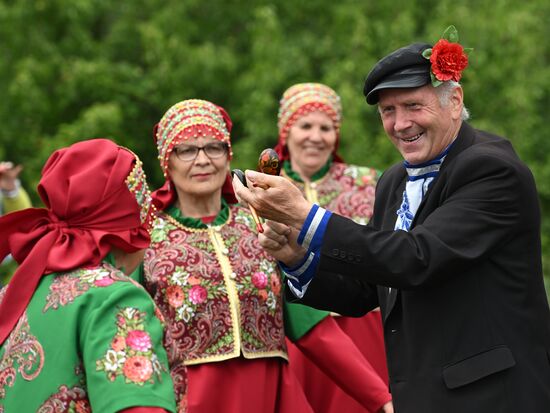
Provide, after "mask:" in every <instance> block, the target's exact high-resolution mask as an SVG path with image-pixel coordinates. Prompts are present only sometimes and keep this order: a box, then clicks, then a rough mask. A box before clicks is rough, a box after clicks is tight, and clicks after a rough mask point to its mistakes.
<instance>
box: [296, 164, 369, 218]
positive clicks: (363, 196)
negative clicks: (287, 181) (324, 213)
mask: <svg viewBox="0 0 550 413" xmlns="http://www.w3.org/2000/svg"><path fill="white" fill-rule="evenodd" d="M287 178H288V177H287ZM377 181H378V172H377V171H376V170H375V169H372V168H368V167H363V166H356V165H347V164H344V163H339V162H334V163H333V164H332V165H331V167H330V169H329V171H328V172H327V173H326V175H325V176H323V177H322V178H321V179H319V180H318V181H315V182H313V183H312V184H311V187H312V188H313V189H314V190H315V191H316V192H317V199H318V201H319V206H321V207H323V208H325V209H328V210H330V211H332V212H335V213H337V214H339V215H342V216H345V217H349V218H350V219H353V220H354V221H355V222H357V223H359V224H366V223H367V222H369V220H370V218H371V216H372V213H373V208H374V195H375V189H376V183H377ZM292 182H293V183H294V184H295V185H296V186H297V187H298V188H300V190H301V191H302V193H303V194H304V196H305V195H306V191H305V185H304V183H302V182H296V181H292ZM310 201H312V200H311V199H310Z"/></svg>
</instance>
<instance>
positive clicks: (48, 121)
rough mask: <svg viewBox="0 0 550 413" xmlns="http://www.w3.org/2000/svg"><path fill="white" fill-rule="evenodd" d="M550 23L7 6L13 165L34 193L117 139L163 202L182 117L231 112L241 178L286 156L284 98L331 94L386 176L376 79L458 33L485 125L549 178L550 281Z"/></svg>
mask: <svg viewBox="0 0 550 413" xmlns="http://www.w3.org/2000/svg"><path fill="white" fill-rule="evenodd" d="M548 16H550V2H548V1H545V0H525V1H522V2H516V1H512V0H475V1H474V0H464V1H460V2H459V1H449V0H439V1H433V0H416V1H415V0H393V1H387V0H362V1H360V0H340V1H333V0H316V1H309V2H296V1H294V0H292V1H291V0H280V1H276V2H268V1H261V0H246V1H244V0H225V1H221V0H209V1H198V0H185V1H181V0H162V1H161V0H139V1H138V0H136V1H132V0H128V1H111V0H3V1H1V2H0V52H1V54H0V91H1V96H2V99H1V100H0V124H1V125H2V126H1V128H0V159H9V160H12V161H14V162H17V163H22V164H23V165H24V166H25V169H24V172H23V174H22V179H23V182H24V184H25V186H26V187H27V188H31V189H32V188H34V187H35V186H36V184H37V182H38V180H39V175H40V168H41V166H42V165H43V164H44V162H45V160H46V159H47V157H48V155H49V154H50V153H51V152H52V151H53V150H55V149H56V148H59V147H61V146H65V145H68V144H70V143H72V142H75V141H77V140H81V139H87V138H93V137H109V138H112V139H114V140H116V141H117V142H118V143H120V144H122V145H126V146H129V147H130V148H132V149H134V150H135V151H136V152H137V153H138V154H139V155H140V157H141V158H142V159H143V161H144V164H145V168H146V171H147V173H148V177H149V180H150V182H151V184H152V185H153V186H158V185H160V184H161V183H162V175H161V172H160V168H159V167H158V164H157V160H156V149H155V146H154V144H153V140H152V133H151V131H152V129H153V125H154V124H155V123H156V122H158V120H159V119H160V118H161V117H162V115H163V113H164V112H165V111H166V110H167V109H168V108H169V107H170V106H171V105H172V104H174V103H175V102H177V101H180V100H183V99H188V98H202V99H207V100H211V101H213V102H215V103H217V104H219V105H221V106H224V107H225V108H226V109H227V110H228V111H229V113H230V115H231V116H232V118H233V121H234V130H233V134H232V135H233V142H234V149H235V158H234V162H233V166H234V167H239V168H251V167H254V166H255V164H256V160H257V156H258V154H259V153H260V152H261V150H262V149H264V148H266V147H271V146H273V145H274V144H275V142H276V137H277V127H276V116H277V107H278V100H279V98H280V96H281V94H282V92H283V91H284V90H285V89H286V88H287V87H288V86H290V85H292V84H294V83H296V82H304V81H316V82H323V83H326V84H328V85H329V86H331V87H333V88H334V89H335V90H336V91H337V92H338V93H339V94H340V95H341V97H342V101H343V107H344V122H343V127H342V137H343V141H342V145H341V152H342V154H343V156H344V158H345V159H346V160H347V161H348V162H350V163H356V164H361V165H369V166H373V167H376V168H379V169H385V168H386V167H388V166H389V165H390V164H391V163H393V162H396V161H399V159H400V158H399V155H398V153H397V152H396V151H395V150H394V149H393V147H392V145H391V143H390V142H389V141H388V139H387V138H386V137H385V135H384V132H383V130H382V128H381V125H380V121H379V119H378V116H377V114H376V110H375V109H374V108H372V107H369V106H367V105H366V103H365V101H364V98H363V96H362V86H363V81H364V78H365V76H366V74H367V73H368V71H369V69H370V68H371V67H372V66H373V64H374V63H375V62H376V61H377V60H378V59H379V58H380V57H381V56H383V55H385V54H387V53H388V52H390V51H392V50H394V49H396V48H398V47H401V46H403V45H405V44H408V43H411V42H413V41H428V42H432V43H435V41H437V39H439V37H440V36H441V35H442V33H443V30H444V29H445V28H446V27H447V26H449V25H450V24H454V25H455V26H456V28H457V29H458V33H459V35H460V42H461V44H463V45H464V46H467V47H473V48H474V51H473V52H472V53H471V54H470V66H469V68H468V69H467V70H466V72H465V73H464V77H463V86H464V89H465V101H466V104H467V106H468V107H469V109H470V110H471V113H472V119H471V123H472V124H473V125H474V126H475V127H478V128H481V129H486V130H490V131H492V132H495V133H498V134H501V135H503V136H506V137H508V138H509V139H510V140H511V141H512V142H513V144H514V146H515V148H516V149H517V151H518V152H519V154H520V156H521V157H522V158H523V159H524V160H525V162H527V164H528V165H529V166H530V167H531V169H532V171H533V173H534V175H535V177H536V180H537V184H538V190H539V194H540V202H541V207H542V211H543V215H544V219H543V228H542V237H543V250H544V256H543V260H544V267H545V270H546V271H545V272H546V273H548V270H549V268H550V267H549V266H550V237H549V235H550V232H549V230H550V216H549V214H550V162H549V159H548V158H549V156H550V155H549V154H550V129H549V128H548V127H547V124H548V121H549V120H550V119H549V118H550V116H549V106H550V105H549V104H550V93H549V91H550V62H549V60H550V42H549V41H548V39H549V38H550V25H549V24H548ZM32 196H33V201H34V202H35V204H36V205H40V201H39V199H38V198H37V197H36V194H32ZM4 271H5V270H4Z"/></svg>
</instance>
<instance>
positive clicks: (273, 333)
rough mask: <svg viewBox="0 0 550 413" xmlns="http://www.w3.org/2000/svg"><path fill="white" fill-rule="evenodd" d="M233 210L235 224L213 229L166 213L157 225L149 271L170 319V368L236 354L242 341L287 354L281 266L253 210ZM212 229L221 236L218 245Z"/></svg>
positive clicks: (250, 347)
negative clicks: (260, 235)
mask: <svg viewBox="0 0 550 413" xmlns="http://www.w3.org/2000/svg"><path fill="white" fill-rule="evenodd" d="M230 208H231V213H230V218H229V221H228V222H227V223H226V224H225V225H222V226H220V227H216V228H215V229H210V230H206V229H202V230H197V229H193V228H186V227H185V226H183V225H181V224H179V223H177V222H176V221H175V220H172V219H169V217H167V216H166V215H165V214H164V213H160V214H159V215H158V217H157V219H156V221H155V223H154V226H153V232H152V234H151V240H152V243H151V247H150V248H149V249H148V250H147V252H146V254H145V259H144V273H145V280H146V285H147V287H148V289H149V290H150V291H155V295H154V299H155V302H156V303H157V305H158V306H159V308H160V310H161V311H162V313H163V315H164V317H165V319H166V321H167V335H166V339H165V345H166V347H167V353H168V358H169V361H170V363H171V365H174V363H178V362H180V363H186V364H196V363H198V362H204V361H207V360H208V361H211V360H212V359H213V358H215V359H216V360H222V359H227V358H232V357H237V356H238V355H239V353H240V352H239V351H238V347H237V343H236V340H237V338H238V337H239V336H240V338H241V342H240V347H241V349H242V351H243V353H244V354H249V355H253V354H259V353H262V354H266V355H273V356H281V357H286V346H285V343H284V337H285V336H284V330H283V317H282V299H281V281H280V278H279V273H278V270H277V266H276V263H275V262H274V261H273V260H272V259H270V258H269V257H268V256H267V254H266V253H265V252H264V251H263V249H262V248H261V246H260V245H259V243H258V239H257V235H256V232H255V228H256V227H255V223H254V221H253V220H252V218H251V217H250V213H249V212H248V210H246V209H244V208H242V207H239V206H235V205H233V206H230ZM209 231H210V232H212V231H216V236H217V237H219V241H217V242H218V244H216V246H215V245H214V242H213V240H212V239H211V237H210V235H211V234H210V233H209ZM221 242H223V245H219V243H221ZM216 247H218V250H216ZM218 254H222V255H223V256H224V257H226V258H227V261H228V263H229V266H230V269H227V268H226V267H224V268H225V270H224V269H223V268H222V264H221V261H220V257H219V255H218ZM224 271H226V273H225V274H224ZM228 271H230V272H231V273H230V274H229V273H227V272H228ZM233 297H234V298H233ZM237 299H238V300H237ZM235 315H236V316H237V322H238V323H239V324H238V325H234V322H235ZM236 329H239V331H236Z"/></svg>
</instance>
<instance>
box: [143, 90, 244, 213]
mask: <svg viewBox="0 0 550 413" xmlns="http://www.w3.org/2000/svg"><path fill="white" fill-rule="evenodd" d="M232 126H233V123H232V122H231V118H230V117H229V114H228V113H227V112H226V111H225V109H224V108H222V107H221V106H217V105H215V104H213V103H212V102H209V101H207V100H200V99H188V100H184V101H182V102H178V103H176V104H175V105H173V106H172V107H171V108H170V109H168V111H167V112H166V113H165V114H164V116H163V117H162V119H161V120H160V122H159V123H158V124H157V125H156V126H155V129H154V131H153V133H154V138H155V142H156V144H157V149H158V153H159V155H158V158H159V161H160V166H161V168H162V171H163V173H164V178H165V180H166V181H165V183H164V185H163V186H162V187H161V188H159V189H158V190H156V191H155V192H154V193H153V202H154V204H155V206H156V207H157V208H158V209H159V210H164V209H166V208H167V207H168V206H170V205H171V204H172V203H173V202H174V201H175V199H176V197H177V194H176V191H175V188H174V185H171V184H170V178H169V177H168V159H169V158H170V154H171V153H172V150H173V149H174V147H175V146H177V145H179V144H180V143H182V142H184V141H187V140H189V139H197V138H200V137H212V138H215V139H217V140H219V141H222V142H225V143H226V144H227V145H228V149H229V160H231V158H232V157H233V152H232V150H231V136H230V133H231V128H232ZM222 194H223V195H224V198H225V200H226V201H227V202H229V203H236V202H237V199H236V197H235V193H234V192H233V185H232V184H231V177H230V176H229V174H228V176H227V178H226V180H225V183H224V185H223V187H222Z"/></svg>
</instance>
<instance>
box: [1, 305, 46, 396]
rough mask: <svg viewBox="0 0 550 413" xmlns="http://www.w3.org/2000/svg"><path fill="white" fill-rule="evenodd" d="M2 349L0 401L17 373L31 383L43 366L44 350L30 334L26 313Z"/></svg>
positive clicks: (13, 381)
mask: <svg viewBox="0 0 550 413" xmlns="http://www.w3.org/2000/svg"><path fill="white" fill-rule="evenodd" d="M4 348H5V351H4V355H3V356H2V359H1V360H0V399H3V398H4V397H5V396H6V389H7V388H8V387H11V386H13V384H14V383H15V380H16V379H17V375H18V373H19V375H21V377H22V378H23V379H24V380H27V381H31V380H34V379H35V378H36V377H38V375H39V374H40V372H41V371H42V367H43V366H44V350H43V348H42V345H41V344H40V343H39V342H38V340H37V339H36V337H35V336H33V335H32V334H31V331H30V327H29V322H28V320H27V314H26V313H24V314H23V316H22V317H21V318H20V319H19V322H18V323H17V325H16V326H15V328H14V330H13V331H12V332H11V334H10V336H9V337H8V339H7V340H6V342H5V344H4Z"/></svg>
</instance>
